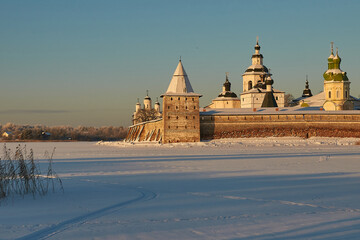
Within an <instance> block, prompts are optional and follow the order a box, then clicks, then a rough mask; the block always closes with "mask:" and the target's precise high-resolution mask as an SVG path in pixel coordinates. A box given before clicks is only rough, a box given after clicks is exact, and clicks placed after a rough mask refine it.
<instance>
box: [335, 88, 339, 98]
mask: <svg viewBox="0 0 360 240" xmlns="http://www.w3.org/2000/svg"><path fill="white" fill-rule="evenodd" d="M336 98H340V92H339V90H337V91H336Z"/></svg>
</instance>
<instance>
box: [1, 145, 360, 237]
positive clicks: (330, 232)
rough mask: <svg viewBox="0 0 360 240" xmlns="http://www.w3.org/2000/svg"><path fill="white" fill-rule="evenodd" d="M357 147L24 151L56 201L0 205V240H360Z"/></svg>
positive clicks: (118, 147)
mask: <svg viewBox="0 0 360 240" xmlns="http://www.w3.org/2000/svg"><path fill="white" fill-rule="evenodd" d="M357 141H360V140H359V139H334V138H310V139H307V140H303V139H299V138H266V139H227V140H216V141H209V142H201V143H179V144H167V145H159V144H154V143H141V144H125V143H119V142H113V143H107V142H101V143H99V144H96V143H91V142H68V143H61V142H44V143H41V142H38V143H27V148H33V149H34V151H35V155H36V156H37V158H40V159H43V157H42V156H43V153H44V151H45V150H48V151H51V150H52V148H53V147H56V153H55V157H54V169H55V170H56V171H57V173H58V174H59V175H60V177H61V178H62V180H63V184H64V189H65V192H64V193H62V192H60V191H58V192H55V193H50V194H48V195H47V196H44V197H36V198H35V199H33V198H32V196H26V197H25V198H21V197H16V196H15V197H13V198H10V199H8V200H7V201H5V202H4V201H2V202H1V205H0V239H258V240H260V239H360V146H359V145H354V143H355V142H357ZM7 146H8V147H15V146H16V144H15V143H8V144H7ZM45 163H46V161H45V160H40V164H41V165H42V166H43V167H45V166H46V165H45Z"/></svg>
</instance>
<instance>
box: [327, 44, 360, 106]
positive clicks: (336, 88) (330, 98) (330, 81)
mask: <svg viewBox="0 0 360 240" xmlns="http://www.w3.org/2000/svg"><path fill="white" fill-rule="evenodd" d="M340 63H341V58H340V57H339V53H338V50H337V49H336V55H335V56H334V50H333V43H331V54H330V56H329V58H328V70H327V71H326V72H325V73H324V75H323V76H324V94H325V102H324V105H323V108H324V109H325V110H326V111H335V110H352V109H354V104H353V103H352V102H351V101H350V81H349V79H348V77H347V75H346V72H343V71H342V70H341V69H340Z"/></svg>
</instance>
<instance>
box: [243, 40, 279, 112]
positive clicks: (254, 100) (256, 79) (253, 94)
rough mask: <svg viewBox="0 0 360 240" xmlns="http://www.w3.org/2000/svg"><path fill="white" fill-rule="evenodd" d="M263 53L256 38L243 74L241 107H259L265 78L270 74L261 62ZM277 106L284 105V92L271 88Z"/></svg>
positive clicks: (264, 89) (263, 95) (264, 91)
mask: <svg viewBox="0 0 360 240" xmlns="http://www.w3.org/2000/svg"><path fill="white" fill-rule="evenodd" d="M263 58H264V57H263V55H262V54H261V53H260V45H259V41H258V40H257V42H256V45H255V53H254V55H252V58H251V63H252V64H251V66H249V67H248V68H247V69H246V71H245V73H244V74H243V75H242V76H243V93H242V94H241V95H240V101H241V108H260V107H261V105H262V102H263V100H264V97H265V93H266V87H265V79H266V78H267V77H270V76H271V75H272V74H271V73H270V72H269V70H268V68H267V67H265V66H264V64H263ZM272 90H273V94H274V97H275V100H276V103H277V105H278V107H284V103H285V92H282V91H279V90H276V89H272Z"/></svg>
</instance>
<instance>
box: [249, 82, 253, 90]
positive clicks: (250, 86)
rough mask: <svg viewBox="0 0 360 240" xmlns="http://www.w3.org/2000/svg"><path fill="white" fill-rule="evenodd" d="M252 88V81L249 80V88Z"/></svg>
mask: <svg viewBox="0 0 360 240" xmlns="http://www.w3.org/2000/svg"><path fill="white" fill-rule="evenodd" d="M250 89H252V81H249V82H248V90H250Z"/></svg>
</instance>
